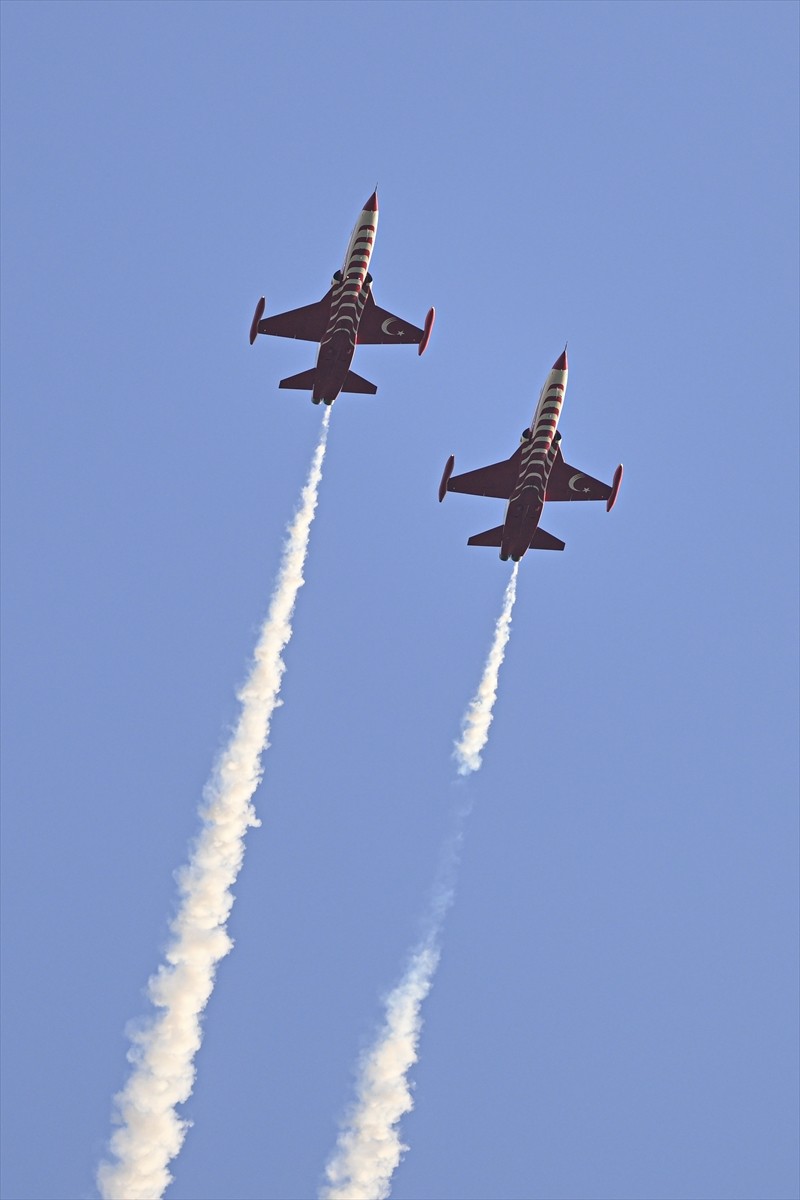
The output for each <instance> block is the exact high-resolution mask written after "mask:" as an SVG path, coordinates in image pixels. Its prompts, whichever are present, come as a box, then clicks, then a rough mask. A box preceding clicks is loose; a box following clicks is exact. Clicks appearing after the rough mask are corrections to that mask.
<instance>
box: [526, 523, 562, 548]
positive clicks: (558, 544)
mask: <svg viewBox="0 0 800 1200" xmlns="http://www.w3.org/2000/svg"><path fill="white" fill-rule="evenodd" d="M565 545H566V542H562V541H561V538H557V537H553V535H552V533H548V532H547V530H546V529H538V528H537V530H536V532H535V533H534V535H533V540H532V541H531V545H530V548H531V550H563V549H564V546H565Z"/></svg>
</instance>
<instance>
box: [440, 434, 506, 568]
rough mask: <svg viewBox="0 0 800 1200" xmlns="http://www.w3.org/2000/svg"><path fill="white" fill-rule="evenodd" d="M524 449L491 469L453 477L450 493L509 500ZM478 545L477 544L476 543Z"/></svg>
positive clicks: (448, 484) (449, 484) (481, 468)
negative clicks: (464, 493)
mask: <svg viewBox="0 0 800 1200" xmlns="http://www.w3.org/2000/svg"><path fill="white" fill-rule="evenodd" d="M521 455H522V447H521V446H519V447H518V448H517V449H516V450H515V451H514V453H513V454H512V455H511V458H507V459H505V461H504V462H499V463H492V465H491V466H490V467H479V468H478V470H477V471H465V472H464V474H463V475H452V476H451V477H450V479H449V480H448V481H447V490H448V492H467V493H468V494H469V495H470V496H496V497H497V499H498V500H508V498H509V496H510V495H511V493H512V492H513V490H514V485H515V483H516V482H517V479H518V477H519V462H520V458H521ZM475 544H476V545H477V543H475Z"/></svg>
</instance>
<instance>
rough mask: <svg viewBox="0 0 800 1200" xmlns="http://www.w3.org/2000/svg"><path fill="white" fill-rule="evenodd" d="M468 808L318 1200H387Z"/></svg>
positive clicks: (470, 735) (479, 746) (474, 728)
mask: <svg viewBox="0 0 800 1200" xmlns="http://www.w3.org/2000/svg"><path fill="white" fill-rule="evenodd" d="M518 565H519V564H517V563H515V564H514V570H513V571H512V573H511V578H510V580H509V582H508V585H507V587H506V590H505V595H504V597H503V607H502V610H501V612H500V616H499V617H498V619H497V624H496V626H495V631H494V638H493V639H492V646H491V649H490V651H489V657H488V658H487V660H486V665H485V666H484V668H483V674H482V676H481V680H480V683H479V684H478V689H477V691H476V693H475V695H474V697H473V698H472V701H471V702H470V705H469V708H468V709H467V711H466V713H465V715H464V720H463V723H462V735H461V740H460V741H459V742H458V743H457V744H456V754H455V757H456V759H457V760H458V762H459V764H460V765H459V768H458V771H459V774H460V775H466V774H467V773H468V772H470V771H477V770H478V769H479V767H480V765H481V751H482V750H483V748H484V746H485V745H486V741H487V739H488V737H489V726H490V725H491V723H492V709H493V707H494V702H495V699H496V697H497V679H498V674H499V671H500V666H501V664H502V662H503V657H504V655H505V650H506V646H507V644H508V639H509V635H510V633H511V612H512V609H513V607H514V600H515V598H516V590H517V567H518ZM469 811H470V809H469V806H464V807H462V808H461V809H459V810H458V812H457V813H456V816H455V824H454V827H453V831H452V833H451V835H450V837H449V838H448V840H447V842H446V844H445V850H444V854H443V857H442V865H441V867H440V869H439V873H438V876H437V883H436V885H435V887H434V891H433V901H432V903H431V905H430V908H429V913H428V919H427V922H426V932H425V934H424V936H423V937H422V939H421V941H420V943H419V945H418V946H417V947H416V949H415V950H414V951H413V952H412V953H411V955H410V957H409V960H408V965H407V967H406V969H405V972H404V974H403V977H402V979H401V980H400V982H399V983H398V984H397V986H396V987H395V988H394V990H393V991H392V992H390V993H389V995H388V997H387V999H386V1017H385V1020H384V1024H383V1027H382V1029H381V1031H380V1033H379V1035H378V1037H377V1038H376V1040H375V1043H374V1044H373V1046H372V1047H371V1049H370V1050H368V1051H367V1053H366V1054H365V1055H364V1057H363V1058H362V1060H361V1062H360V1064H359V1070H358V1082H357V1084H356V1091H357V1099H356V1102H355V1104H354V1106H353V1108H352V1109H351V1110H350V1112H349V1113H348V1114H347V1116H346V1117H345V1120H344V1122H343V1128H342V1132H341V1133H340V1135H339V1138H338V1140H337V1143H336V1150H335V1152H334V1154H333V1156H332V1158H331V1159H330V1161H329V1162H328V1165H327V1167H326V1168H325V1176H326V1180H327V1183H326V1184H325V1185H324V1186H323V1188H322V1190H321V1192H320V1198H321V1200H386V1197H387V1196H388V1195H389V1192H390V1190H391V1180H392V1176H393V1174H394V1172H395V1171H396V1169H397V1167H398V1165H399V1163H400V1159H401V1158H402V1156H403V1154H404V1153H405V1151H406V1150H407V1149H408V1147H407V1146H405V1145H403V1143H402V1142H401V1140H400V1135H399V1129H398V1126H399V1123H400V1120H401V1118H402V1117H403V1116H404V1115H405V1113H407V1112H410V1111H411V1109H412V1108H413V1107H414V1101H413V1097H412V1093H411V1088H412V1085H411V1084H410V1082H409V1080H408V1073H409V1071H410V1070H411V1068H412V1067H413V1065H414V1063H415V1062H416V1061H417V1058H418V1047H419V1039H420V1034H421V1032H422V1005H423V1002H424V1001H425V998H426V996H427V995H428V993H429V992H430V990H431V987H432V986H433V978H434V975H435V974H436V968H437V967H438V965H439V959H440V957H441V934H442V928H443V926H444V921H445V917H446V916H447V912H448V910H449V908H450V906H451V905H452V903H453V899H454V896H455V882H456V872H457V870H458V863H459V856H460V850H461V843H462V841H463V839H464V825H465V822H466V819H467V817H468V816H469Z"/></svg>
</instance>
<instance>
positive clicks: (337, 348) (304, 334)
mask: <svg viewBox="0 0 800 1200" xmlns="http://www.w3.org/2000/svg"><path fill="white" fill-rule="evenodd" d="M377 229H378V193H377V191H374V192H373V193H372V195H371V196H370V198H369V200H368V201H367V203H366V204H365V205H364V208H363V210H362V212H361V216H360V217H359V218H358V220H357V221H356V224H355V228H354V230H353V233H352V236H351V238H350V242H349V244H348V247H347V253H346V254H345V256H344V263H343V264H342V269H341V270H340V271H337V272H336V274H335V275H334V276H333V279H332V280H331V287H330V290H329V291H328V292H326V293H325V295H324V296H323V297H322V299H321V300H320V301H318V302H317V303H316V304H307V305H306V306H305V307H304V308H295V309H292V310H291V311H290V312H285V313H280V314H279V315H278V316H275V317H264V308H265V300H264V297H263V296H262V297H261V299H260V300H259V302H258V304H257V305H256V311H255V314H254V316H253V323H252V325H251V326H250V345H251V346H252V344H253V342H254V341H255V340H256V336H257V335H258V334H259V333H266V334H273V335H274V336H275V337H286V338H300V339H302V340H303V341H306V342H319V343H320V347H319V353H318V355H317V365H316V367H313V368H312V369H311V370H310V371H301V372H300V374H299V375H291V376H290V377H289V378H288V379H282V380H281V381H280V384H279V385H278V386H279V387H282V388H297V389H299V390H300V391H305V390H306V389H307V388H309V389H310V390H311V399H312V400H313V402H314V403H315V404H319V402H320V401H323V402H324V403H325V404H332V403H333V401H334V400H335V399H336V397H337V396H338V395H339V393H340V392H362V393H366V394H367V395H374V394H375V392H377V390H378V389H377V387H376V386H375V384H374V383H370V382H369V380H368V379H362V378H361V376H360V375H356V373H355V371H351V370H350V363H351V362H352V361H353V355H354V354H355V349H356V344H357V343H360V344H362V345H377V344H379V343H383V344H387V343H388V344H400V345H403V344H405V345H412V346H418V347H419V350H418V353H419V354H423V353H424V351H425V347H426V346H427V345H428V339H429V338H430V336H431V329H432V328H433V322H434V318H435V316H436V313H435V310H434V309H433V308H431V309H430V310H429V312H428V315H427V316H426V318H425V324H424V326H423V327H422V329H418V328H417V327H416V325H411V324H409V322H408V321H403V320H401V318H400V317H396V316H395V315H394V314H393V313H390V312H387V311H386V309H384V308H378V306H377V304H376V303H375V300H374V299H373V296H372V276H371V275H370V274H369V260H370V258H371V256H372V250H373V247H374V244H375V235H376V233H377Z"/></svg>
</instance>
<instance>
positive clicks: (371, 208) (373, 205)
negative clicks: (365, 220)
mask: <svg viewBox="0 0 800 1200" xmlns="http://www.w3.org/2000/svg"><path fill="white" fill-rule="evenodd" d="M377 211H378V192H377V189H376V190H375V191H374V192H373V193H372V195H371V196H370V198H369V200H368V201H367V203H366V204H365V205H364V212H377Z"/></svg>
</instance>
